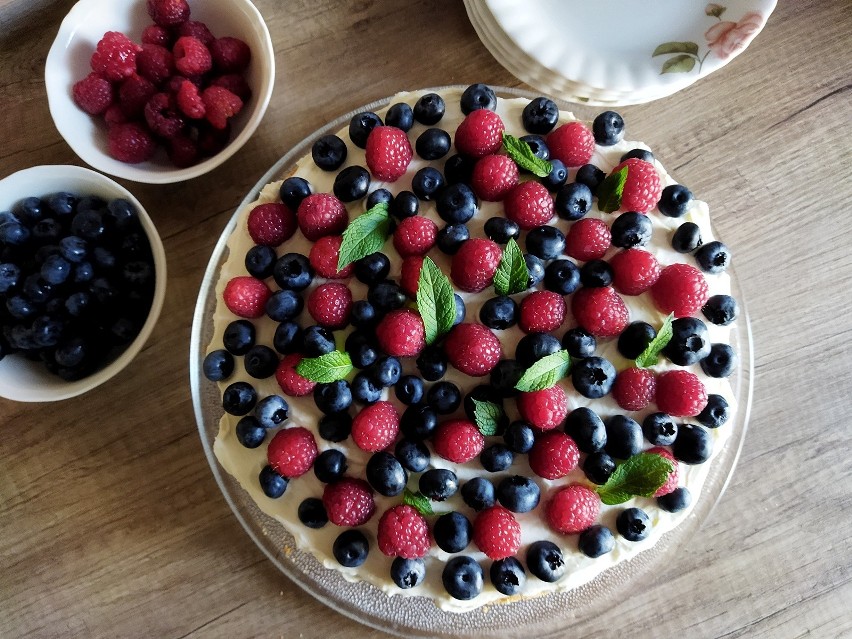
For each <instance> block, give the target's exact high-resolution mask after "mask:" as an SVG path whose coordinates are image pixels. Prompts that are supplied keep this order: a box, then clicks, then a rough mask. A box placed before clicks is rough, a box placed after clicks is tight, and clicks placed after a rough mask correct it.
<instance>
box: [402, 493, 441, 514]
mask: <svg viewBox="0 0 852 639" xmlns="http://www.w3.org/2000/svg"><path fill="white" fill-rule="evenodd" d="M402 503H403V504H405V505H406V506H411V507H412V508H414V509H415V510H416V511H417V512H419V513H420V514H421V515H434V514H435V511H434V510H432V502H431V501H429V498H428V497H426V496H425V495H423V493H421V492H416V493H414V492H411V491H410V490H409V489H408V488H405V489H404V490H403V491H402Z"/></svg>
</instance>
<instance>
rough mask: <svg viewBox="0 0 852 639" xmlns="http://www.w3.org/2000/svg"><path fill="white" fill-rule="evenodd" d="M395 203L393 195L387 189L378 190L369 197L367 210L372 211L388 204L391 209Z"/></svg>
mask: <svg viewBox="0 0 852 639" xmlns="http://www.w3.org/2000/svg"><path fill="white" fill-rule="evenodd" d="M392 202H393V193H391V192H390V191H388V190H387V189H376V190H375V191H373V192H372V193H370V195H368V196H367V210H369V209H372V208H373V207H375V206H378V205H379V204H387V205H388V207H390V205H391V203H392Z"/></svg>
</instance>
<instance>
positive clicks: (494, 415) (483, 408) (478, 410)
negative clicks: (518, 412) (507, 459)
mask: <svg viewBox="0 0 852 639" xmlns="http://www.w3.org/2000/svg"><path fill="white" fill-rule="evenodd" d="M473 406H474V408H473V421H475V422H476V427H477V428H478V429H479V432H480V433H482V434H483V435H484V436H485V437H491V436H492V435H496V434H497V428H498V426H499V425H500V422H501V421H502V420H503V419H505V417H506V414H505V413H504V412H503V407H502V406H500V405H499V404H495V403H494V402H486V401H481V400H478V399H474V400H473Z"/></svg>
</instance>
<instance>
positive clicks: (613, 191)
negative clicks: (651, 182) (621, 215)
mask: <svg viewBox="0 0 852 639" xmlns="http://www.w3.org/2000/svg"><path fill="white" fill-rule="evenodd" d="M629 168H630V167H629V166H623V167H621V168H620V169H619V170H618V171H616V172H615V173H610V174H609V175H607V176H606V179H605V180H604V181H603V182H601V184H600V186H599V187H598V208H599V209H600V210H601V211H603V212H604V213H614V212H615V211H617V210H618V209H620V208H621V197H622V195H623V194H624V185H625V184H626V183H627V169H629Z"/></svg>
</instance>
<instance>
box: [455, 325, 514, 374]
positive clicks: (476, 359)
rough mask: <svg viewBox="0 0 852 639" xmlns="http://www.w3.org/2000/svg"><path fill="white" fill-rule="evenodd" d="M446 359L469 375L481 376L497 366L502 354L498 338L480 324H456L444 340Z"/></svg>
mask: <svg viewBox="0 0 852 639" xmlns="http://www.w3.org/2000/svg"><path fill="white" fill-rule="evenodd" d="M444 350H446V351H447V359H449V360H450V364H452V365H453V366H455V367H456V368H457V369H458V370H460V371H461V372H462V373H464V374H466V375H470V376H471V377H482V376H484V375H487V374H488V373H490V372H491V370H492V369H493V368H494V367H495V366H497V363H498V362H499V361H500V358H501V357H502V356H503V349H502V347H501V346H500V340H499V339H497V336H496V335H494V333H492V332H491V331H490V330H489V329H488V328H486V327H485V326H483V325H482V324H458V325H456V326H455V327H454V328H453V329H452V330H451V331H450V333H449V335H447V339H446V341H445V342H444Z"/></svg>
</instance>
